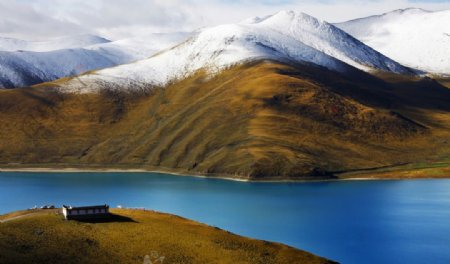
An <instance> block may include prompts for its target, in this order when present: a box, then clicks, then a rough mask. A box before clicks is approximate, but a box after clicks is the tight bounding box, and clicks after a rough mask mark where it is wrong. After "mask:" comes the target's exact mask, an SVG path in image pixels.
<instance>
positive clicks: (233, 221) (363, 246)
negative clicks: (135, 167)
mask: <svg viewBox="0 0 450 264" xmlns="http://www.w3.org/2000/svg"><path fill="white" fill-rule="evenodd" d="M104 203H107V204H109V205H111V206H113V207H115V206H117V205H123V206H127V207H145V208H149V209H154V210H158V211H162V212H168V213H172V214H177V215H181V216H184V217H187V218H190V219H194V220H197V221H200V222H203V223H206V224H209V225H213V226H218V227H220V228H222V229H226V230H229V231H231V232H234V233H237V234H240V235H244V236H250V237H254V238H259V239H265V240H271V241H278V242H282V243H285V244H288V245H291V246H295V247H298V248H301V249H304V250H307V251H310V252H313V253H315V254H318V255H321V256H324V257H328V258H331V259H333V260H337V261H339V262H341V263H450V180H405V181H345V182H308V183H245V182H233V181H226V180H219V179H204V178H195V177H179V176H171V175H164V174H152V173H5V172H3V173H0V214H2V213H6V212H10V211H14V210H18V209H24V208H29V207H33V206H34V205H38V206H39V205H43V204H55V205H58V206H60V205H61V204H71V205H90V204H104Z"/></svg>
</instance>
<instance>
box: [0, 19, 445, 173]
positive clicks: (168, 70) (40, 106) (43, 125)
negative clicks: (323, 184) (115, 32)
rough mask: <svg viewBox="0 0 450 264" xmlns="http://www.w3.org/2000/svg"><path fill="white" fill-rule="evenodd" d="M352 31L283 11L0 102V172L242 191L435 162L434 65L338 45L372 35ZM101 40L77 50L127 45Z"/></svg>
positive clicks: (438, 116) (441, 85)
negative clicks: (115, 172) (172, 177)
mask: <svg viewBox="0 0 450 264" xmlns="http://www.w3.org/2000/svg"><path fill="white" fill-rule="evenodd" d="M415 13H418V15H419V16H422V12H421V11H420V12H419V11H417V10H404V11H394V12H393V13H391V14H390V15H388V14H386V15H383V16H378V17H376V18H375V20H378V19H380V18H382V17H384V16H401V15H407V16H412V15H413V14H415ZM435 13H436V14H439V12H435ZM430 14H434V13H430ZM372 19H373V18H372ZM362 21H364V20H362ZM424 21H428V20H424ZM356 23H359V22H355V21H353V22H347V23H344V24H337V25H333V24H330V23H327V22H325V21H322V20H320V19H317V18H314V17H312V16H309V15H307V14H304V13H301V12H293V11H281V12H278V13H276V14H274V15H271V16H266V17H263V18H259V17H255V18H250V19H247V20H244V21H241V22H239V23H236V24H227V25H220V26H215V27H209V28H204V29H201V30H199V31H197V32H194V33H190V34H189V35H187V34H183V37H188V36H189V38H188V39H186V40H184V41H178V42H176V43H177V44H176V45H174V46H173V45H172V46H170V45H160V46H158V47H159V48H160V49H159V51H157V52H153V55H152V56H151V57H149V58H144V59H140V60H137V61H134V62H130V63H128V64H123V65H119V66H115V67H111V68H106V69H101V70H96V71H89V72H85V73H83V74H81V75H76V76H70V77H68V78H62V79H58V80H55V81H52V82H46V83H42V84H39V85H35V86H33V87H29V88H22V89H11V90H4V91H1V93H0V120H1V122H2V124H3V127H2V129H1V130H0V138H1V139H2V140H0V163H3V164H8V163H17V162H19V163H23V164H34V165H36V164H37V166H44V165H46V166H81V167H86V166H99V167H111V166H119V167H124V168H145V169H157V170H166V171H178V172H184V173H190V174H192V173H194V174H207V175H229V176H231V177H239V178H245V179H287V178H293V179H299V178H300V179H304V178H311V177H312V178H317V177H320V178H323V177H336V175H337V174H339V173H341V172H345V171H347V172H348V171H353V170H372V169H376V168H385V167H396V166H402V165H405V164H434V163H436V162H437V163H439V164H446V162H448V160H449V157H450V147H449V145H448V144H449V142H450V141H449V140H450V122H449V121H450V108H449V105H448V102H449V100H450V90H449V88H448V87H446V86H445V85H446V84H447V82H446V81H448V80H447V79H445V77H444V75H445V67H444V71H441V70H439V71H436V72H434V71H433V72H431V71H426V70H425V69H426V68H427V67H428V66H429V65H428V66H426V65H425V64H424V66H423V67H411V64H409V63H405V62H404V61H403V60H399V61H400V62H397V61H396V60H394V59H391V58H389V57H387V56H386V55H383V53H380V50H378V49H374V48H373V47H370V45H366V44H365V43H364V42H366V39H364V38H362V37H360V36H359V37H358V36H356V38H355V37H353V36H352V35H351V34H349V33H350V32H351V31H352V30H351V29H352V28H353V29H354V28H360V29H361V32H364V30H362V28H364V27H366V28H368V29H369V28H370V27H369V26H367V23H363V24H361V26H358V25H357V24H356ZM361 23H362V22H361ZM392 23H394V22H392ZM350 24H353V26H352V27H349V26H348V25H350ZM391 27H392V28H395V27H396V26H395V24H393V25H391ZM340 28H342V29H340ZM389 28H390V27H389ZM344 30H346V31H347V32H346V31H344ZM430 34H431V33H430ZM355 35H358V34H355ZM375 35H376V34H375ZM178 37H180V35H179V34H177V35H176V36H175V37H174V38H175V39H178V40H180V38H178ZM174 38H173V37H172V36H170V37H169V39H170V41H172V40H175V39H174ZM92 39H94V40H99V39H98V38H92ZM151 39H153V41H154V42H155V43H157V42H158V41H159V40H158V37H152V38H151ZM159 39H161V38H159ZM358 39H359V40H358ZM170 41H168V42H170ZM100 42H102V43H97V44H93V45H90V46H89V48H86V47H84V48H79V49H80V51H82V52H88V51H93V52H94V51H96V52H101V54H106V53H108V52H105V51H110V50H111V49H115V50H120V51H121V52H122V51H123V50H124V48H123V47H124V46H126V47H130V46H132V47H136V46H135V43H137V42H135V40H128V41H117V42H108V41H106V40H100ZM168 42H164V43H167V44H168ZM67 43H73V42H71V41H68V42H67ZM124 43H127V44H124ZM130 43H131V44H130ZM90 44H92V43H90ZM140 44H142V43H140ZM8 45H9V47H11V46H12V45H11V44H8ZM29 46H30V47H31V46H35V47H38V46H39V45H37V44H29ZM151 46H156V45H148V46H147V47H151ZM411 46H413V45H411ZM77 49H78V48H74V50H77ZM131 50H133V49H131ZM135 50H136V51H142V50H145V49H144V48H142V49H140V48H136V49H135ZM70 51H71V49H69V50H66V49H63V50H59V51H47V52H39V54H41V53H42V54H47V53H48V52H50V53H52V54H53V53H56V54H58V52H64V53H66V52H70ZM8 52H9V53H11V52H12V53H23V52H20V51H8ZM445 52H446V51H443V52H442V54H444V55H445V54H446V53H445ZM9 53H8V54H9ZM25 54H28V53H25ZM108 54H109V55H111V53H108ZM113 54H114V56H115V55H116V54H117V53H113ZM127 54H135V53H133V52H129V53H127ZM76 57H77V58H80V57H79V56H76ZM88 57H90V56H88ZM119 57H120V56H119ZM0 58H1V57H0ZM58 58H59V59H57V60H56V61H58V62H60V61H66V60H65V59H64V60H61V58H62V56H58ZM91 58H92V57H91ZM115 58H117V56H115ZM0 61H1V60H0ZM67 61H72V59H69V60H67ZM100 61H101V60H99V59H95V62H100ZM440 63H441V62H440V61H437V62H436V64H434V66H436V67H437V66H438V65H440ZM403 64H405V65H407V66H405V65H403ZM0 65H1V64H0ZM18 68H19V69H21V68H20V65H19V66H18ZM64 68H70V67H64ZM38 69H42V67H38ZM433 69H438V68H433ZM2 72H3V71H2ZM12 72H14V73H17V72H18V70H15V71H14V70H12ZM431 73H432V74H431ZM425 74H429V76H431V77H433V76H437V74H440V75H439V79H438V80H436V79H432V78H430V77H425ZM60 75H64V73H61V74H60ZM67 75H71V74H66V75H65V76H67ZM436 78H437V77H436ZM54 79H55V78H54ZM430 166H431V165H430Z"/></svg>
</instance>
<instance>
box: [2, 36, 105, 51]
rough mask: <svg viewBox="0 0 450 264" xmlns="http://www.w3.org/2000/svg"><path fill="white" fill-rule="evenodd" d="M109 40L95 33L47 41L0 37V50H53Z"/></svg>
mask: <svg viewBox="0 0 450 264" xmlns="http://www.w3.org/2000/svg"><path fill="white" fill-rule="evenodd" d="M108 42H111V41H110V40H108V39H105V38H102V37H99V36H95V35H89V34H86V35H78V36H70V37H62V38H56V39H53V40H49V41H26V40H21V39H13V38H2V37H0V51H36V52H43V51H53V50H61V49H76V48H83V47H87V46H91V45H95V44H103V43H108Z"/></svg>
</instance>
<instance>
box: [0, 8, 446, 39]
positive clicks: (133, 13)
mask: <svg viewBox="0 0 450 264" xmlns="http://www.w3.org/2000/svg"><path fill="white" fill-rule="evenodd" d="M408 7H419V8H424V9H427V10H432V11H435V10H444V9H450V0H316V1H312V0H261V1H252V0H70V1H68V0H0V36H3V37H16V38H22V39H34V40H38V39H47V38H51V37H58V36H64V35H74V34H84V33H91V34H98V35H102V36H104V37H107V38H110V39H121V38H127V37H133V36H139V35H142V34H146V33H152V32H170V31H190V30H195V29H197V28H201V27H205V26H212V25H217V24H224V23H234V22H238V21H241V20H243V19H246V18H248V17H254V16H265V15H269V14H273V13H275V12H278V11H280V10H296V11H301V12H304V13H307V14H310V15H312V16H315V17H317V18H320V19H323V20H326V21H328V22H341V21H346V20H350V19H354V18H359V17H365V16H369V15H375V14H381V13H385V12H389V11H392V10H395V9H401V8H408Z"/></svg>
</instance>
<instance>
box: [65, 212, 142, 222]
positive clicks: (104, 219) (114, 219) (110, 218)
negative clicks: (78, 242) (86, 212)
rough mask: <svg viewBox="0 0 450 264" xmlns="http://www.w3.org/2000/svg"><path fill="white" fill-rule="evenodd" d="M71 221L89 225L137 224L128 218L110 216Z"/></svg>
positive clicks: (115, 215)
mask: <svg viewBox="0 0 450 264" xmlns="http://www.w3.org/2000/svg"><path fill="white" fill-rule="evenodd" d="M71 221H76V222H81V223H91V224H97V223H98V224H101V223H137V221H135V220H133V219H132V218H130V217H126V216H122V215H117V214H110V215H109V216H108V217H101V218H100V217H99V218H85V219H71Z"/></svg>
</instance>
